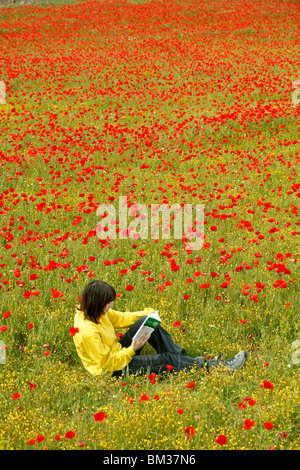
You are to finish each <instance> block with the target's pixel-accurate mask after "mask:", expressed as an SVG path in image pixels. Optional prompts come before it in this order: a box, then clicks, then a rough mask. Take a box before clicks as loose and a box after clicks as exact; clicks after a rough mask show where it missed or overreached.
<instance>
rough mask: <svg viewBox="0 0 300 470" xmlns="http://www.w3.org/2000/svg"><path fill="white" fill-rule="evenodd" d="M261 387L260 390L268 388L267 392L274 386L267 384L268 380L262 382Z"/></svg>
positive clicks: (270, 383)
mask: <svg viewBox="0 0 300 470" xmlns="http://www.w3.org/2000/svg"><path fill="white" fill-rule="evenodd" d="M261 387H262V388H268V389H269V390H272V389H273V388H274V385H273V384H272V382H269V381H268V380H264V382H263V384H262V385H261Z"/></svg>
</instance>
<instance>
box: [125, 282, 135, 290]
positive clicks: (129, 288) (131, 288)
mask: <svg viewBox="0 0 300 470" xmlns="http://www.w3.org/2000/svg"><path fill="white" fill-rule="evenodd" d="M133 289H134V287H133V286H132V285H130V284H129V285H128V286H126V287H125V290H128V291H131V290H133Z"/></svg>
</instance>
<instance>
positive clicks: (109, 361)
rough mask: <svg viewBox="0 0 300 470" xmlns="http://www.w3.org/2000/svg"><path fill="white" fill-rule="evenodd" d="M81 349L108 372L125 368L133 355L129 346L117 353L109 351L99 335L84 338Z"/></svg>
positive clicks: (132, 350) (133, 352)
mask: <svg viewBox="0 0 300 470" xmlns="http://www.w3.org/2000/svg"><path fill="white" fill-rule="evenodd" d="M81 347H83V348H84V349H85V351H86V353H87V354H88V356H89V358H90V359H91V360H92V361H93V362H94V363H95V364H98V365H99V367H100V368H103V369H105V370H107V371H109V372H114V371H115V370H120V369H122V368H124V367H126V366H127V364H128V363H129V362H130V360H131V359H132V356H134V355H135V351H134V349H132V347H131V346H129V347H128V348H122V349H121V350H119V351H114V350H111V348H110V347H109V346H108V345H107V344H105V343H103V341H102V339H101V336H100V335H93V336H89V337H87V338H85V339H84V340H83V341H82V343H81Z"/></svg>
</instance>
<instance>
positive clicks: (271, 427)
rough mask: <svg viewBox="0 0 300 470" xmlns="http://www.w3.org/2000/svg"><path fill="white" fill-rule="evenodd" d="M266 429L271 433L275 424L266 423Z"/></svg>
mask: <svg viewBox="0 0 300 470" xmlns="http://www.w3.org/2000/svg"><path fill="white" fill-rule="evenodd" d="M264 427H265V428H266V429H267V430H268V431H271V429H273V427H274V424H273V423H271V422H270V421H266V422H265V423H264Z"/></svg>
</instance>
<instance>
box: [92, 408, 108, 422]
mask: <svg viewBox="0 0 300 470" xmlns="http://www.w3.org/2000/svg"><path fill="white" fill-rule="evenodd" d="M105 418H107V415H106V413H104V411H98V413H96V414H94V420H95V421H99V423H102V422H103V421H104V420H105Z"/></svg>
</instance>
